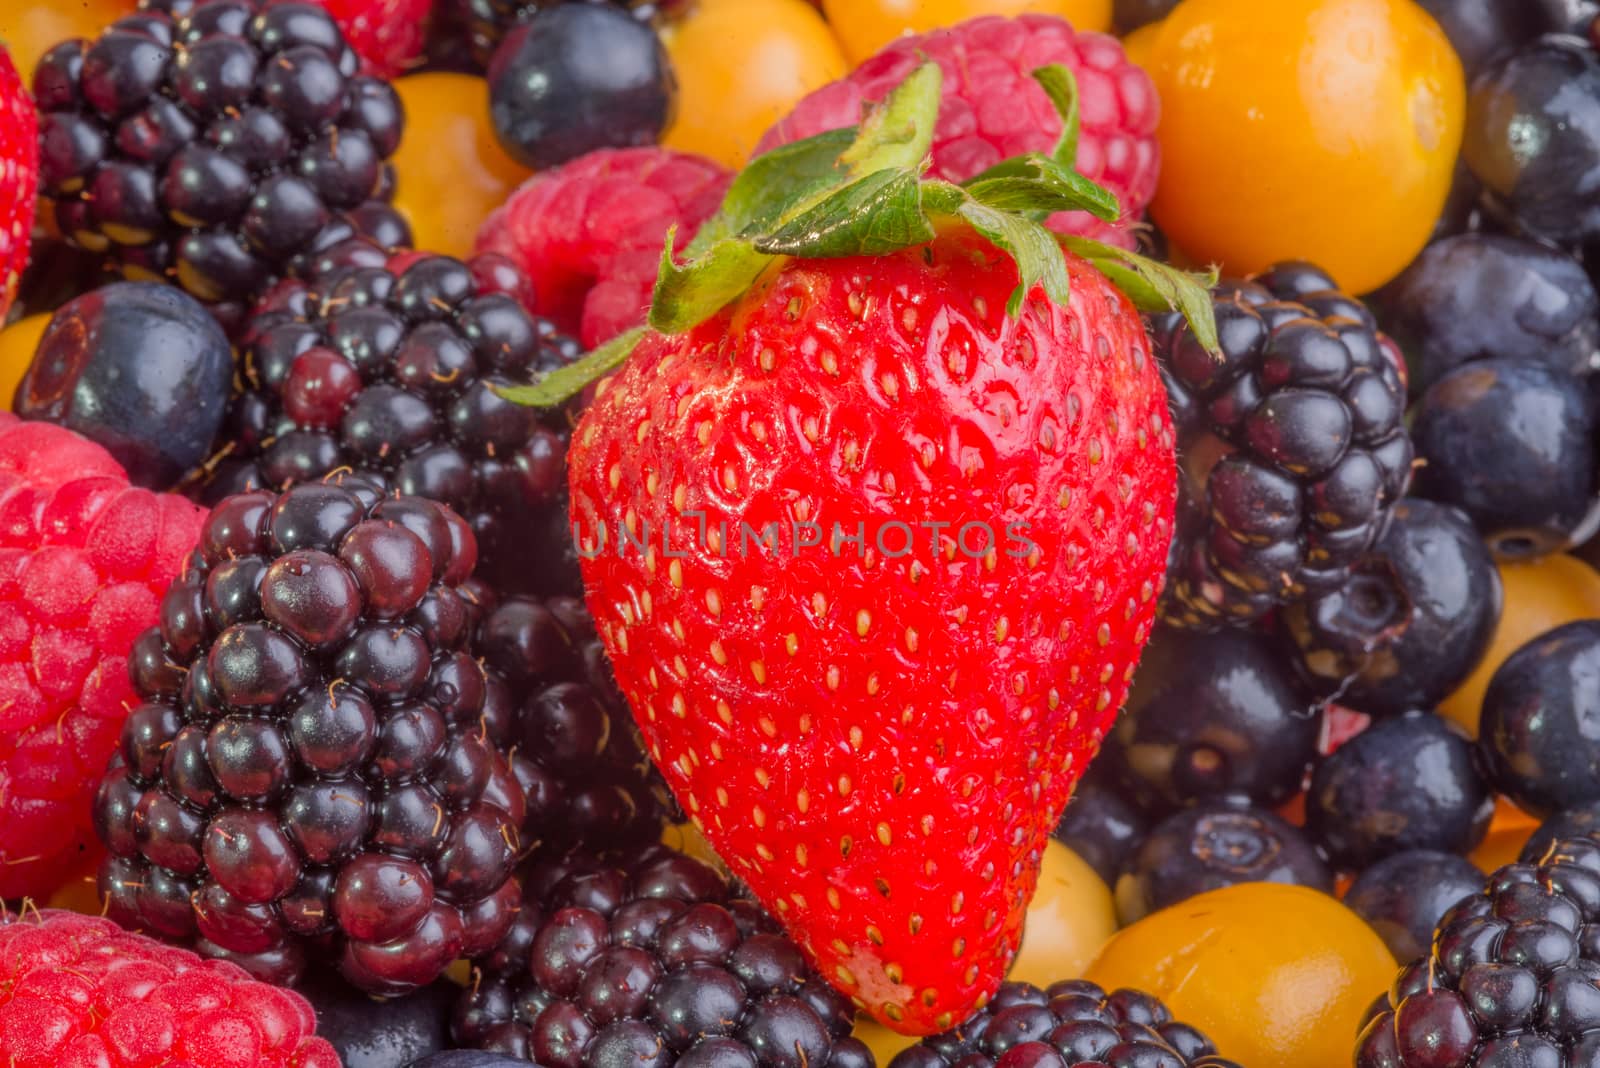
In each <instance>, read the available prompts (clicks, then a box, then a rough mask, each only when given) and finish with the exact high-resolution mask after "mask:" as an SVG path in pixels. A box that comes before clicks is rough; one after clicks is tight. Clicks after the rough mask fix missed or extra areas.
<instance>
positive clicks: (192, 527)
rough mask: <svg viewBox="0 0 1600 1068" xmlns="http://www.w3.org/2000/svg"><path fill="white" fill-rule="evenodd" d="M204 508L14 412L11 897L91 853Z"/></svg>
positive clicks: (4, 547)
mask: <svg viewBox="0 0 1600 1068" xmlns="http://www.w3.org/2000/svg"><path fill="white" fill-rule="evenodd" d="M204 515H205V513H204V512H203V511H202V510H201V509H200V508H199V507H197V506H196V505H194V504H193V503H192V502H190V501H188V500H185V499H184V498H182V497H179V496H177V495H176V494H170V493H152V492H150V491H149V490H144V489H139V488H137V487H132V486H129V485H128V479H127V476H126V475H125V474H124V473H123V471H122V468H121V467H119V466H118V465H117V462H116V461H115V460H113V459H112V458H111V455H110V454H109V453H108V452H106V451H105V450H104V449H102V448H101V447H100V446H98V445H96V444H94V443H92V442H90V441H87V440H85V439H84V438H81V437H79V436H78V435H77V434H74V433H73V432H72V431H70V430H66V429H64V428H62V427H59V426H56V425H54V424H52V423H29V422H22V421H21V420H19V419H17V417H16V416H14V415H11V414H9V413H6V412H0V898H12V899H15V898H19V897H23V896H33V897H41V898H42V897H44V896H46V895H48V894H49V893H50V891H51V890H53V889H54V888H55V887H57V886H58V885H60V883H61V882H62V880H63V879H64V878H66V876H67V875H69V874H70V873H71V872H72V871H73V870H75V869H76V868H77V867H78V866H79V865H80V863H81V862H82V861H84V860H86V859H87V854H86V850H87V849H88V848H90V845H91V843H93V842H94V840H95V839H94V831H93V829H92V828H91V826H90V822H89V812H90V802H91V801H92V799H93V797H94V791H95V786H96V784H98V783H99V781H100V776H101V774H102V773H103V772H104V771H105V766H106V761H107V760H108V759H109V758H110V756H111V752H112V750H113V749H114V748H115V747H116V744H117V738H118V735H119V734H120V732H121V729H122V720H123V717H124V716H125V715H126V714H127V711H128V709H129V708H130V707H132V705H133V704H134V703H135V702H136V698H135V696H134V693H133V687H132V685H131V684H130V682H129V679H128V656H129V652H130V650H132V648H133V645H134V639H135V638H137V637H138V636H139V635H140V634H141V633H142V632H143V631H144V630H145V629H146V628H147V627H150V626H151V625H152V624H154V623H155V622H156V614H157V609H158V607H159V605H160V602H161V597H162V595H163V594H164V593H165V592H166V588H167V584H168V582H170V581H171V579H172V578H173V577H174V576H175V575H177V573H178V571H179V569H180V567H181V564H182V562H183V559H184V557H185V556H186V555H188V553H189V551H190V550H191V549H192V548H193V547H194V543H195V539H196V538H197V537H198V536H199V533H200V524H201V520H202V519H203V517H204ZM3 959H4V955H3V953H0V960H3ZM5 1048H6V1047H5V1046H4V1044H3V1043H0V1049H5Z"/></svg>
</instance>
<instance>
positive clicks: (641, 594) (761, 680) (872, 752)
mask: <svg viewBox="0 0 1600 1068" xmlns="http://www.w3.org/2000/svg"><path fill="white" fill-rule="evenodd" d="M1067 263H1068V269H1069V271H1070V274H1071V277H1072V283H1073V290H1072V298H1071V301H1070V303H1069V305H1068V306H1067V307H1061V306H1059V305H1056V304H1054V303H1052V302H1049V301H1047V300H1046V299H1045V298H1044V295H1043V293H1042V291H1035V292H1034V293H1033V294H1032V295H1031V296H1030V297H1029V298H1028V299H1027V300H1026V301H1024V302H1023V304H1022V307H1021V310H1020V315H1019V317H1018V318H1017V319H1009V318H1007V315H1006V302H1007V300H1008V298H1009V297H1010V295H1011V293H1012V292H1013V290H1014V289H1015V287H1016V285H1017V277H1018V276H1017V272H1016V269H1015V266H1014V265H1013V264H1011V263H1010V262H1009V260H1008V259H1007V258H1005V257H1003V256H1001V255H1000V254H999V253H998V251H997V250H996V249H994V247H993V246H991V245H989V244H988V243H986V242H984V241H983V240H982V239H980V238H978V237H976V236H975V235H972V234H970V233H968V232H964V231H953V232H947V233H945V234H943V235H941V236H939V237H938V238H937V239H936V240H935V241H933V242H932V243H931V244H929V245H927V246H924V247H919V248H915V249H910V250H906V251H903V252H897V253H894V254H892V255H888V256H881V257H875V258H871V259H865V258H846V259H837V260H798V259H797V260H792V261H788V262H786V263H784V264H783V265H782V266H781V267H780V268H778V269H777V270H776V271H774V272H773V273H772V274H769V275H768V276H766V277H765V278H764V279H763V283H762V285H761V286H760V287H759V288H757V289H755V290H753V291H752V292H750V293H749V294H747V295H746V296H744V297H743V298H741V299H740V300H739V301H736V302H735V303H734V304H733V305H732V306H731V307H730V308H728V309H726V310H725V311H724V312H722V313H720V314H719V315H717V316H716V317H714V318H712V319H709V320H707V321H706V322H705V323H703V324H701V325H700V326H698V327H695V328H694V329H692V330H689V331H687V332H686V333H684V334H681V335H677V336H675V337H672V338H665V337H661V336H656V335H652V336H647V337H646V339H645V340H644V341H643V342H642V344H641V345H640V347H639V349H638V350H637V351H636V352H635V353H634V354H633V356H632V358H631V359H630V360H629V361H628V363H627V364H626V365H625V366H624V367H623V368H622V370H621V371H620V372H619V373H618V374H617V375H616V376H614V377H613V378H611V379H609V380H607V382H606V383H605V384H604V385H603V387H602V389H601V390H600V391H599V395H598V397H597V399H596V401H595V403H594V405H593V406H592V407H590V408H589V409H588V410H587V411H586V412H585V414H584V416H583V419H582V421H581V422H580V423H579V425H578V428H577V429H576V430H575V431H574V435H573V447H572V454H571V460H570V463H569V468H570V471H571V485H572V516H573V522H574V524H575V536H576V540H577V542H578V548H579V552H580V555H583V556H585V557H589V559H585V560H584V561H583V571H584V580H585V588H586V591H587V597H588V603H589V607H590V610H591V611H592V612H593V613H594V617H595V623H596V626H597V628H598V630H599V632H600V636H601V638H602V640H603V641H604V642H605V645H606V650H607V652H608V653H609V654H610V657H611V662H612V664H613V665H614V667H615V668H616V672H617V681H618V684H619V685H620V687H621V689H622V691H623V693H624V694H625V695H627V697H628V701H629V703H630V705H631V706H632V708H633V712H634V717H635V719H637V720H638V722H639V725H640V729H641V730H642V731H643V732H644V736H645V739H646V742H647V743H648V752H649V753H650V755H651V757H652V759H653V760H654V762H655V765H656V767H657V768H658V769H660V770H661V772H662V775H663V776H664V777H665V778H666V780H667V783H668V785H669V786H670V787H671V788H672V790H673V793H674V794H675V795H676V796H677V798H678V800H679V802H680V804H682V805H683V806H684V808H685V810H686V811H687V813H688V815H689V816H690V818H691V819H693V820H694V822H695V823H696V824H697V826H699V827H701V829H702V830H703V831H704V832H705V834H706V837H707V839H708V840H709V841H710V843H711V844H712V846H713V847H714V848H715V849H716V851H717V854H718V855H719V856H721V857H722V858H723V859H724V860H726V861H727V862H728V864H729V865H730V867H731V868H732V870H733V872H734V874H735V875H737V876H738V877H739V878H741V879H743V880H744V881H746V882H747V883H748V884H749V885H750V886H751V888H752V889H753V890H754V891H755V893H756V895H757V897H759V898H760V899H761V900H762V902H763V904H765V905H767V906H768V907H769V908H771V909H772V910H773V911H774V913H775V914H776V915H777V917H778V918H779V919H780V920H782V921H783V922H784V924H785V926H786V928H787V929H788V930H789V932H790V933H791V934H792V936H793V937H794V938H795V940H796V941H797V942H798V943H799V944H800V945H801V947H802V948H803V949H805V950H806V952H807V954H808V955H809V957H810V959H811V960H812V961H813V963H814V964H816V966H817V968H818V970H819V971H820V972H822V974H824V975H826V976H829V977H830V978H831V979H833V980H836V981H837V982H839V984H840V986H841V989H843V990H844V991H845V992H847V993H849V994H850V995H852V996H853V997H856V998H858V999H859V1000H860V1002H861V1003H862V1004H864V1005H865V1007H866V1008H867V1010H868V1011H870V1012H871V1013H872V1014H873V1015H874V1016H875V1017H876V1018H878V1019H879V1020H880V1022H883V1023H886V1024H887V1025H888V1026H890V1027H892V1028H894V1029H897V1030H900V1031H902V1032H904V1033H933V1032H936V1031H939V1030H943V1029H945V1028H947V1027H948V1026H950V1025H951V1024H953V1023H954V1022H955V1021H956V1020H958V1019H960V1018H962V1017H964V1016H965V1015H966V1014H967V1013H968V1012H970V1011H971V1010H972V1008H974V1007H975V1006H976V1005H977V1003H978V1002H979V1001H980V1000H981V999H982V998H983V997H984V996H985V995H987V994H989V993H992V991H993V990H994V988H995V987H996V986H997V985H998V983H999V981H1000V977H1001V974H1002V973H1003V971H1004V969H1005V966H1006V964H1007V963H1008V962H1009V960H1010V958H1011V956H1012V955H1013V954H1014V952H1015V947H1016V944H1017V937H1018V934H1019V927H1020V924H1021V920H1022V915H1023V909H1024V907H1025V905H1026V902H1027V899H1028V897H1029V895H1030V894H1031V892H1032V890H1033V887H1034V884H1035V880H1036V877H1037V868H1038V864H1039V861H1040V856H1039V854H1040V851H1041V849H1042V848H1043V845H1044V839H1045V837H1046V836H1047V835H1048V833H1049V832H1050V830H1051V829H1052V828H1054V827H1055V825H1056V821H1057V820H1058V819H1059V818H1060V815H1061V811H1062V808H1063V807H1064V806H1065V804H1066V801H1067V797H1068V794H1069V793H1070V790H1071V786H1072V783H1073V782H1074V781H1075V780H1076V779H1077V777H1078V776H1079V775H1080V774H1081V773H1082V771H1083V768H1084V765H1085V764H1086V763H1087V761H1088V759H1089V757H1090V755H1091V754H1092V753H1093V752H1094V749H1095V747H1096V745H1097V743H1098V741H1099V739H1100V737H1101V735H1102V734H1103V733H1104V731H1105V729H1106V727H1107V726H1108V725H1109V723H1110V720H1111V718H1112V716H1113V715H1114V714H1115V710H1116V708H1117V707H1118V706H1119V705H1120V704H1121V701H1122V697H1123V695H1124V693H1125V692H1126V687H1127V681H1128V679H1130V678H1131V677H1132V672H1133V669H1134V665H1135V662H1136V660H1137V658H1138V655H1139V651H1140V650H1141V649H1142V648H1143V645H1144V642H1145V640H1146V639H1147V637H1148V636H1149V628H1150V624H1151V621H1152V618H1153V616H1154V611H1155V601H1156V594H1157V592H1158V590H1157V585H1158V583H1159V581H1160V570H1161V563H1162V561H1163V560H1164V559H1165V558H1166V551H1167V542H1168V539H1169V537H1170V530H1171V528H1170V522H1171V512H1170V511H1169V509H1170V507H1171V502H1172V497H1173V477H1174V473H1173V460H1172V453H1171V449H1172V439H1171V437H1170V434H1171V425H1170V422H1169V416H1168V412H1167V408H1166V403H1165V400H1164V398H1163V397H1162V394H1161V390H1160V387H1159V380H1158V378H1157V375H1156V369H1155V366H1154V362H1153V361H1152V360H1151V359H1150V356H1149V352H1148V350H1147V348H1146V343H1145V337H1144V332H1143V329H1142V326H1141V324H1140V322H1139V320H1138V317H1137V315H1136V314H1135V313H1134V311H1133V308H1132V306H1131V305H1130V304H1129V303H1128V302H1127V300H1126V298H1125V297H1123V296H1122V295H1121V294H1120V293H1118V292H1116V291H1115V290H1114V289H1112V288H1111V286H1110V284H1109V282H1108V281H1107V280H1106V279H1105V278H1104V277H1103V276H1101V275H1099V274H1098V273H1097V272H1095V271H1093V270H1091V269H1090V268H1089V267H1088V266H1087V265H1086V264H1084V263H1083V262H1082V261H1080V260H1077V259H1076V258H1073V257H1068V260H1067ZM712 350H715V351H719V352H722V353H724V354H725V355H724V356H723V357H719V358H718V359H716V360H707V359H704V358H703V357H702V355H701V354H702V353H703V352H706V351H712ZM978 396H988V397H990V398H993V399H992V401H990V402H989V404H988V406H986V407H984V408H978V407H975V406H974V403H973V398H975V397H978ZM823 442H826V443H828V444H827V446H826V447H821V443H823ZM1023 486H1026V487H1028V489H1027V491H1026V492H1025V493H1022V492H1017V491H1018V490H1020V488H1021V487H1023ZM891 488H892V490H893V494H892V496H889V497H885V496H883V493H885V492H886V491H888V490H890V489H891ZM699 512H703V513H704V514H705V516H706V522H707V526H708V531H709V533H708V536H707V540H706V541H705V542H703V543H701V544H698V545H697V544H696V540H697V539H696V537H695V535H696V534H697V531H696V524H695V521H694V519H693V518H692V517H693V515H694V514H696V513H699ZM802 515H804V516H805V517H806V519H807V522H815V523H817V524H819V527H818V529H820V530H821V531H822V532H823V533H822V534H821V535H819V536H818V537H817V538H812V537H811V531H810V528H808V527H806V526H804V525H800V526H798V527H796V526H794V524H793V523H792V520H793V519H794V518H795V517H798V516H802ZM627 516H633V517H635V518H636V520H637V523H638V527H639V529H640V530H642V531H643V530H647V531H651V532H657V533H653V534H652V535H651V536H652V537H654V538H656V539H657V542H658V544H659V542H660V539H661V538H662V537H664V536H667V535H665V534H664V533H661V532H665V531H667V530H668V528H669V526H670V528H671V529H672V530H673V531H675V532H676V533H673V534H671V535H670V537H671V539H672V540H671V542H670V548H671V551H672V552H674V553H677V552H688V553H689V558H688V560H687V561H685V562H684V563H681V564H679V565H678V566H673V565H672V563H671V562H670V561H668V562H667V563H666V564H665V565H664V566H663V565H662V562H661V560H660V559H657V561H656V566H654V567H651V566H650V565H649V564H647V562H646V561H645V560H644V559H641V557H640V554H638V553H636V552H633V551H631V550H621V549H620V546H619V544H618V543H617V542H616V540H615V539H616V538H617V537H618V535H617V530H618V522H619V521H622V522H623V523H624V532H625V533H626V530H627V529H628V528H627V519H626V517H627ZM913 520H914V521H915V522H917V523H919V524H921V526H919V527H917V528H916V529H915V530H913V531H912V536H911V538H910V539H909V541H908V539H907V538H905V537H904V534H905V532H906V529H905V528H908V527H909V523H910V522H911V521H913ZM724 521H725V522H727V523H728V527H727V530H728V532H729V533H728V534H727V535H722V534H721V533H720V525H721V524H722V523H723V522H724ZM857 523H860V524H861V530H862V540H861V541H860V543H859V547H858V543H854V542H852V543H849V544H847V543H845V542H844V540H843V539H844V537H845V536H849V537H852V538H854V537H855V532H856V525H857ZM897 523H898V524H900V526H898V527H897V526H895V524H897ZM930 523H947V524H950V525H949V526H947V527H944V528H932V527H930V526H929V525H928V524H930ZM1023 523H1025V524H1028V526H1027V528H1026V536H1027V540H1028V541H1029V543H1030V544H1028V545H1023V544H1022V543H1021V542H1020V541H1019V540H1018V539H1017V538H1015V537H1014V536H1013V537H1009V538H1008V535H1007V527H1008V525H1010V524H1023ZM740 524H744V527H743V528H741V526H740ZM769 524H776V525H777V527H778V530H777V531H776V535H777V541H778V544H777V547H776V549H775V550H770V551H769V549H767V548H762V547H760V546H757V545H755V544H754V543H755V540H756V539H757V538H758V537H759V536H760V533H761V532H762V531H764V530H767V529H768V525H769ZM836 524H837V526H838V529H839V531H840V536H839V538H838V539H837V540H835V539H833V536H832V531H833V530H834V528H835V525H836ZM969 524H976V525H975V526H969ZM741 529H748V530H749V531H750V532H751V537H750V538H749V539H748V540H749V542H750V549H749V551H748V552H744V553H741V552H740V551H739V548H738V546H737V545H736V544H731V542H732V539H737V538H739V537H740V531H741ZM935 529H937V530H938V535H937V536H938V538H939V539H940V540H939V545H938V548H937V550H935V548H934V547H933V544H932V543H933V538H934V533H933V531H934V530H935ZM1091 529H1092V530H1094V531H1095V534H1094V536H1093V537H1090V536H1089V535H1088V534H1087V533H1085V532H1086V531H1088V530H1091ZM796 530H797V531H798V534H799V536H795V534H794V533H793V531H796ZM963 530H965V531H966V533H965V534H964V535H963V534H962V531H963ZM786 531H787V532H789V533H786ZM1022 532H1023V529H1022V528H1021V527H1018V526H1012V527H1011V534H1012V535H1015V534H1017V533H1022ZM990 534H992V538H991V537H990ZM602 537H605V538H606V539H607V541H606V542H605V543H602V542H601V540H600V539H601V538H602ZM713 537H715V538H717V539H719V540H721V539H724V538H726V539H727V540H722V541H721V543H722V544H723V546H724V547H725V548H726V549H727V550H728V551H727V553H726V559H724V558H723V555H722V554H721V553H719V552H718V551H717V550H715V549H713V548H712V547H711V538H713ZM963 537H964V538H965V541H964V542H963V541H962V539H963ZM819 540H820V542H821V544H820V545H819V544H817V543H818V542H819ZM880 542H881V548H880ZM806 543H810V544H806ZM830 544H831V545H832V546H833V549H830V548H829V547H828V546H829V545H830ZM608 546H609V547H608ZM835 549H836V550H837V551H834V550H835ZM819 550H820V551H819ZM658 551H659V550H658ZM869 553H870V561H869ZM991 565H992V566H991ZM934 576H937V581H934ZM647 594H648V598H647V599H646V595H647ZM1041 606H1048V607H1047V608H1044V609H1041ZM641 613H644V614H643V615H641ZM651 619H654V620H658V621H660V622H659V625H657V624H651V623H650V622H649V620H651ZM674 622H676V623H677V624H678V626H673V625H672V624H673V623H674ZM652 679H654V680H655V682H654V683H652V682H651V680H652ZM819 681H820V683H821V686H820V688H819V686H818V683H819ZM736 707H737V708H738V709H739V712H738V714H737V715H735V714H734V711H733V710H734V708H736ZM841 740H842V743H843V744H836V743H838V742H839V741H841ZM691 754H693V756H691ZM719 754H720V755H719ZM695 757H698V761H699V762H698V763H696V760H695ZM764 783H766V784H769V785H763V784H764ZM952 784H954V785H953V786H952ZM834 899H837V900H838V905H837V906H835V905H834V904H833V901H834ZM917 917H921V918H922V919H917ZM935 917H938V918H939V919H938V922H937V923H935V922H934V918H935ZM924 922H925V923H926V929H924ZM869 929H870V930H875V931H878V932H880V933H881V934H882V937H883V942H882V944H881V945H879V944H878V943H877V941H876V939H875V938H874V937H869V934H868V932H869ZM956 939H960V940H961V941H959V942H956V941H955V940H956ZM952 944H955V945H959V946H960V947H961V948H962V952H961V953H960V954H956V953H953V952H952V949H951V947H952ZM841 969H842V970H841Z"/></svg>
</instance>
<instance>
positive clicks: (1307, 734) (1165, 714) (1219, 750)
mask: <svg viewBox="0 0 1600 1068" xmlns="http://www.w3.org/2000/svg"><path fill="white" fill-rule="evenodd" d="M1321 728H1322V709H1321V706H1320V703H1319V702H1318V701H1317V700H1316V699H1315V697H1314V696H1313V695H1312V694H1311V693H1310V692H1309V690H1308V689H1307V688H1306V686H1305V685H1304V684H1303V683H1302V682H1301V681H1300V680H1299V679H1298V678H1297V677H1296V676H1295V673H1294V670H1293V667H1292V666H1291V665H1290V664H1289V663H1288V662H1287V661H1286V659H1285V657H1284V655H1283V650H1282V649H1280V648H1278V647H1277V646H1276V645H1275V644H1274V642H1273V641H1272V640H1271V639H1268V638H1265V637H1262V636H1261V635H1258V634H1255V633H1252V632H1248V631H1242V630H1236V629H1231V628H1230V629H1229V630H1224V631H1218V632H1214V633H1205V632H1192V631H1182V630H1175V629H1173V628H1170V627H1163V628H1161V629H1159V630H1157V631H1156V634H1155V636H1154V637H1153V638H1152V639H1151V641H1150V645H1149V647H1148V648H1147V649H1146V650H1145V655H1144V658H1143V660H1142V661H1141V662H1140V666H1139V671H1138V673H1137V674H1135V675H1134V678H1133V688H1132V689H1131V690H1129V692H1128V700H1127V702H1126V703H1125V704H1124V706H1123V710H1122V713H1121V715H1119V716H1118V717H1117V720H1116V723H1115V724H1113V725H1112V728H1111V731H1110V732H1109V733H1108V734H1107V735H1106V740H1105V745H1104V748H1103V750H1102V753H1101V756H1100V757H1099V761H1100V764H1103V765H1104V766H1105V768H1106V771H1107V773H1108V774H1109V776H1110V777H1111V779H1112V780H1113V781H1115V782H1116V783H1117V785H1118V786H1119V787H1120V788H1121V790H1122V792H1123V793H1124V794H1125V795H1126V796H1127V797H1129V798H1130V799H1131V800H1134V801H1136V802H1138V803H1139V804H1140V805H1141V806H1142V807H1144V808H1145V809H1146V810H1148V811H1157V812H1165V811H1170V810H1172V809H1174V808H1178V807H1179V806H1181V805H1186V804H1190V803H1192V802H1194V801H1203V800H1209V799H1214V798H1218V797H1222V796H1224V795H1229V794H1233V795H1242V796H1245V797H1248V798H1250V799H1251V800H1252V801H1254V802H1255V803H1257V804H1259V805H1262V806H1263V807H1268V808H1270V807H1273V806H1276V805H1281V804H1283V803H1284V802H1285V801H1287V800H1289V798H1290V797H1292V796H1294V795H1295V794H1297V793H1299V792H1300V787H1301V785H1302V783H1303V782H1304V780H1305V773H1306V769H1307V768H1309V767H1310V766H1311V761H1312V760H1313V759H1314V758H1315V757H1316V755H1317V737H1318V735H1319V733H1320V731H1321ZM1097 766H1098V765H1097Z"/></svg>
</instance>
